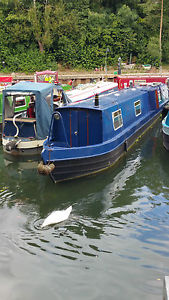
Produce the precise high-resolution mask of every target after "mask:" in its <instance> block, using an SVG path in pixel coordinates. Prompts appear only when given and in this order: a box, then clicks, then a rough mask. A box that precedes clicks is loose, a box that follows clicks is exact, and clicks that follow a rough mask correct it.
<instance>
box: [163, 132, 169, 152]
mask: <svg viewBox="0 0 169 300" xmlns="http://www.w3.org/2000/svg"><path fill="white" fill-rule="evenodd" d="M163 146H164V148H165V149H166V150H167V151H169V135H168V134H166V133H164V132H163Z"/></svg>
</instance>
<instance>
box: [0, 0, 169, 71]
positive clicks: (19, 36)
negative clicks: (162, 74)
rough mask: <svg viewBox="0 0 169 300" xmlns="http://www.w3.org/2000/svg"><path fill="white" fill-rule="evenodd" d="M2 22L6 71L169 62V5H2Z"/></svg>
mask: <svg viewBox="0 0 169 300" xmlns="http://www.w3.org/2000/svg"><path fill="white" fill-rule="evenodd" d="M162 1H163V11H162V10H161V4H162ZM162 12H163V14H162ZM162 16H163V22H162V27H161V29H162V35H161V43H162V56H160V38H159V36H160V21H161V17H162ZM0 23H1V26H0V69H1V70H3V71H4V72H35V71H38V70H44V69H51V70H56V69H58V64H59V65H62V66H63V67H67V68H68V67H69V68H76V70H81V69H85V70H93V69H95V68H101V69H102V68H103V69H104V68H105V66H114V67H115V68H116V67H117V63H118V58H119V57H121V60H122V62H126V63H131V62H132V63H136V64H137V65H142V64H151V65H152V66H155V67H158V66H159V64H160V61H161V59H162V62H163V63H165V64H168V63H169V6H168V3H167V0H156V1H155V0H135V1H132V0H78V1H77V0H22V1H21V0H1V1H0Z"/></svg>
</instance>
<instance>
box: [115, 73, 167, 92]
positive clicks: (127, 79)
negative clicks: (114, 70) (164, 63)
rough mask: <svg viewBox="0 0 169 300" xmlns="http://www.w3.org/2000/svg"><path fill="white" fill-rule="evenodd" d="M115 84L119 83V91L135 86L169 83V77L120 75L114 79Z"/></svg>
mask: <svg viewBox="0 0 169 300" xmlns="http://www.w3.org/2000/svg"><path fill="white" fill-rule="evenodd" d="M114 82H117V83H118V88H119V89H124V88H128V87H130V86H135V85H146V84H147V83H154V84H156V83H159V82H161V83H166V84H167V83H169V75H168V76H167V75H165V76H163V75H153V76H152V75H143V76H142V75H118V76H116V77H114Z"/></svg>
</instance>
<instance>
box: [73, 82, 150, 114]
mask: <svg viewBox="0 0 169 300" xmlns="http://www.w3.org/2000/svg"><path fill="white" fill-rule="evenodd" d="M150 90H155V87H152V86H146V87H141V86H140V87H134V88H128V89H123V90H119V91H115V92H112V93H111V94H109V95H99V107H98V108H96V107H95V106H94V97H92V98H91V99H89V100H85V101H81V102H79V103H73V104H72V105H69V106H70V107H79V108H96V109H100V110H104V109H107V108H109V107H111V106H112V105H116V104H120V103H122V102H125V101H127V100H129V99H136V100H137V99H138V98H139V97H140V96H141V95H143V94H145V93H146V92H147V91H150Z"/></svg>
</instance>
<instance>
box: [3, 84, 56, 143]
mask: <svg viewBox="0 0 169 300" xmlns="http://www.w3.org/2000/svg"><path fill="white" fill-rule="evenodd" d="M54 88H55V85H54V84H51V83H39V82H36V83H35V82H29V81H20V82H19V83H16V84H15V85H13V86H10V87H7V88H6V89H5V90H3V103H4V105H3V115H5V103H6V102H5V96H9V95H12V94H15V95H16V94H18V95H20V94H22V93H23V94H25V95H26V93H27V94H33V95H35V97H36V101H35V111H36V131H37V136H38V139H44V138H46V136H47V135H48V133H49V126H50V121H51V117H52V111H53V89H54ZM47 99H49V102H50V103H49V104H48V102H47Z"/></svg>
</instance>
